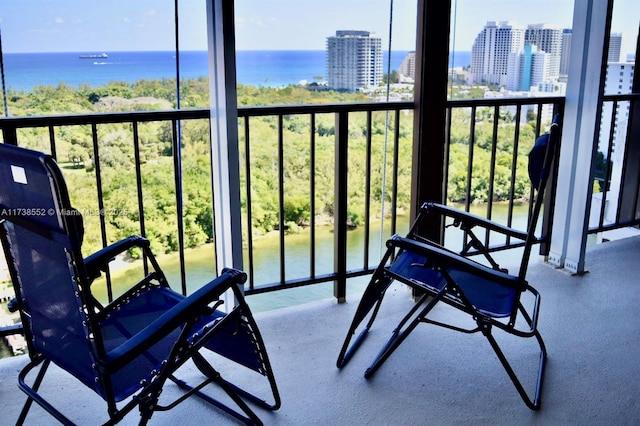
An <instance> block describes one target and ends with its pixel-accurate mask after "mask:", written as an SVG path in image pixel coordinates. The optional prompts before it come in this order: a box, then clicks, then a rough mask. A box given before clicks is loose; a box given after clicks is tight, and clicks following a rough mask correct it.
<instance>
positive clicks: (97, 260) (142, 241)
mask: <svg viewBox="0 0 640 426" xmlns="http://www.w3.org/2000/svg"><path fill="white" fill-rule="evenodd" d="M131 247H141V248H148V247H149V240H147V239H146V238H143V237H140V236H138V235H132V236H130V237H127V238H125V239H123V240H120V241H118V242H115V243H113V244H111V245H109V246H107V247H105V248H103V249H102V250H99V251H97V252H95V253H93V254H92V255H90V256H87V257H86V258H85V259H84V267H85V270H86V271H87V277H88V278H89V281H90V282H91V281H93V280H95V279H96V278H98V277H99V276H100V273H101V272H105V271H106V270H107V265H108V264H109V262H111V261H112V260H113V259H114V258H115V257H116V256H117V255H119V254H121V253H124V252H125V251H127V250H129V249H130V248H131Z"/></svg>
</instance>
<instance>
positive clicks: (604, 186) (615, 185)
mask: <svg viewBox="0 0 640 426" xmlns="http://www.w3.org/2000/svg"><path fill="white" fill-rule="evenodd" d="M634 68H635V64H634V63H633V62H609V63H608V64H607V76H606V79H605V83H604V93H605V95H613V94H618V95H620V94H628V93H631V92H632V91H633V90H632V88H633V73H634ZM614 105H615V106H616V109H615V110H614V109H613V107H614ZM630 107H631V105H630V103H629V102H628V101H626V102H620V103H617V104H614V103H613V102H604V103H603V104H602V116H601V120H600V138H599V141H598V151H600V152H601V153H602V154H603V157H604V158H606V159H608V160H610V161H611V163H610V164H611V171H610V176H611V181H610V182H609V183H606V182H601V183H600V185H601V186H600V189H601V190H602V191H608V194H607V203H608V204H609V205H612V206H617V205H618V201H619V196H620V194H619V192H620V181H621V179H622V165H623V163H624V157H625V145H626V144H625V142H626V138H627V131H628V127H629V113H630ZM612 126H613V128H612ZM610 139H611V151H609V141H610ZM609 153H610V154H609ZM615 212H617V209H615V208H614V209H605V219H606V220H611V221H613V220H615ZM610 216H611V217H610Z"/></svg>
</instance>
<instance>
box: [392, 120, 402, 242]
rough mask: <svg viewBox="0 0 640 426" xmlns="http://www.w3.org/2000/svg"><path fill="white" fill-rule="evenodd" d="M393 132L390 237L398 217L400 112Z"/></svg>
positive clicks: (394, 231) (394, 230)
mask: <svg viewBox="0 0 640 426" xmlns="http://www.w3.org/2000/svg"><path fill="white" fill-rule="evenodd" d="M394 126H395V132H394V135H393V182H392V186H391V188H392V191H393V198H392V199H391V235H394V234H395V233H396V231H397V227H396V222H397V216H398V213H397V211H398V167H399V163H400V159H399V158H398V157H399V153H400V111H398V110H395V120H394Z"/></svg>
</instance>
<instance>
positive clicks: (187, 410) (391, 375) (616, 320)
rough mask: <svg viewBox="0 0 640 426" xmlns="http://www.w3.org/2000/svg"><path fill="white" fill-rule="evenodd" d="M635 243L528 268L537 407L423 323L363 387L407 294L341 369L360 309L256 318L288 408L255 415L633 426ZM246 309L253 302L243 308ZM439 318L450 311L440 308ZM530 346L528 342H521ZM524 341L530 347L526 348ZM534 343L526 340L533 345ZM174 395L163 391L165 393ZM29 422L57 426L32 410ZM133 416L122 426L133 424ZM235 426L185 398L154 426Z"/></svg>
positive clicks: (478, 343) (487, 359)
mask: <svg viewBox="0 0 640 426" xmlns="http://www.w3.org/2000/svg"><path fill="white" fill-rule="evenodd" d="M638 253H640V237H632V238H627V239H624V240H618V241H614V242H608V243H605V244H600V245H597V246H592V247H589V249H588V250H587V260H588V265H589V268H590V272H589V273H587V274H586V275H583V276H579V277H578V276H570V275H568V274H566V273H563V272H559V271H556V270H553V269H552V268H551V267H550V266H548V265H546V264H544V263H541V262H534V264H532V266H531V268H530V273H529V275H528V279H529V281H530V282H531V283H532V284H533V285H534V286H535V287H537V288H538V290H539V291H540V293H541V294H542V309H541V318H540V324H539V328H540V330H541V332H542V335H543V337H544V339H545V342H546V344H547V348H548V351H549V364H548V368H547V374H546V377H545V382H544V393H543V403H542V409H541V410H540V411H539V412H532V411H530V410H529V409H528V408H526V406H525V405H524V404H523V403H522V401H521V400H520V397H519V396H518V394H517V392H516V391H515V389H514V388H513V386H512V384H511V382H510V381H509V379H508V378H507V375H506V373H505V372H504V371H503V370H502V367H501V366H500V364H499V362H498V360H497V359H496V358H495V356H494V355H493V353H492V352H491V349H490V348H489V345H488V343H487V342H486V341H484V340H483V338H482V336H476V335H473V336H466V335H461V334H458V333H454V332H451V331H447V330H443V329H438V328H435V327H433V326H430V325H421V326H419V327H418V329H416V331H414V333H413V334H412V335H411V336H410V337H409V338H408V339H407V341H406V342H405V343H404V344H403V345H402V346H401V347H400V348H399V349H398V350H397V351H396V353H395V354H394V355H393V356H392V357H391V358H390V359H389V360H388V361H387V362H386V364H385V365H383V366H382V368H381V369H380V370H379V371H378V373H377V374H376V376H375V377H374V378H373V379H371V380H369V381H367V380H365V379H364V378H363V377H362V374H363V372H364V370H365V368H366V367H367V366H368V364H369V362H370V361H371V359H372V358H373V356H374V355H375V353H377V351H378V349H379V348H380V346H381V344H382V343H383V341H384V340H385V339H386V338H387V337H388V336H389V332H390V331H391V330H390V329H389V328H385V327H383V326H382V325H383V324H384V323H385V321H384V319H385V318H387V317H394V316H395V315H394V314H393V312H391V311H393V310H394V309H393V308H394V307H399V306H400V305H402V306H404V307H406V306H407V305H409V304H410V303H411V301H410V299H409V296H408V293H407V291H406V290H405V289H404V288H400V287H392V288H390V289H389V296H390V297H388V302H389V303H388V306H387V308H391V309H386V310H383V312H381V315H382V317H379V319H378V321H377V322H376V324H377V328H374V330H373V331H372V333H371V334H370V337H369V339H368V340H367V341H366V342H365V343H364V346H363V347H362V348H361V349H360V351H359V352H358V353H357V354H356V356H355V358H354V359H353V360H352V361H351V363H350V364H349V365H347V366H346V367H345V368H344V369H343V370H338V369H336V367H335V359H336V356H337V353H338V350H339V347H340V344H341V343H342V339H343V338H344V333H345V332H346V330H347V326H348V323H349V322H350V320H351V316H352V314H353V310H354V309H355V306H356V302H357V297H356V296H351V298H350V299H349V301H348V303H346V304H336V303H335V300H333V299H330V300H324V301H319V302H313V303H310V304H306V305H301V306H295V307H291V308H285V309H281V310H277V311H271V312H263V313H259V314H258V315H257V321H258V323H259V325H260V328H261V331H262V333H263V335H264V337H265V340H266V342H267V346H268V349H269V351H270V356H271V358H272V363H273V364H274V369H275V372H276V376H277V379H278V383H279V386H280V391H281V394H282V399H283V405H282V408H281V409H280V410H279V411H277V412H275V413H266V412H262V411H260V410H258V413H259V415H260V416H261V418H262V419H263V420H264V422H265V424H266V425H309V424H322V425H362V424H396V425H415V424H433V425H446V424H462V423H469V422H473V423H475V424H492V425H499V424H504V425H507V424H509V425H511V424H528V423H536V424H554V425H556V424H607V423H608V424H631V423H632V422H634V419H635V420H636V421H637V419H638V418H640V405H638V404H637V402H636V399H637V395H639V394H640V381H639V380H638V378H639V377H640V363H639V362H638V360H640V345H638V342H639V341H640V327H639V325H640V315H639V312H638V300H639V299H640V286H638V279H637V277H638V276H640V262H638ZM249 302H250V298H249ZM438 314H439V315H443V316H449V315H451V313H449V312H448V311H446V308H442V309H441V310H440V311H439V312H438ZM525 342H526V341H525ZM514 343H516V342H512V341H510V340H509V341H506V342H505V345H506V348H507V349H515V350H516V352H515V354H513V356H515V359H517V360H520V361H523V362H529V361H530V366H531V368H532V369H534V368H535V367H536V366H537V364H536V361H537V359H536V353H535V348H534V347H533V346H529V345H524V347H523V348H519V349H516V348H517V346H516V345H515V344H514ZM526 343H529V342H526ZM531 343H532V342H531ZM26 361H27V360H26V358H25V357H16V358H10V359H3V360H0V401H2V410H0V424H14V423H15V421H16V419H17V417H18V413H19V410H20V407H21V405H22V403H23V401H24V396H23V395H22V394H21V392H19V391H18V389H17V386H16V381H17V374H18V371H19V369H20V368H21V367H22V366H23V365H24V364H25V363H26ZM52 373H53V374H52V376H50V378H49V382H45V384H44V385H43V386H48V387H49V388H51V386H52V385H53V386H55V385H56V383H52V381H51V377H53V378H55V381H58V383H57V385H59V386H62V387H63V389H62V391H56V392H55V396H54V397H53V400H54V401H55V403H56V404H59V405H62V406H64V405H66V406H68V407H70V408H71V410H67V413H69V414H70V415H71V418H72V419H73V420H74V421H76V422H77V423H78V424H97V423H98V422H101V421H104V420H105V419H106V415H105V408H104V407H103V405H101V401H100V400H98V399H97V397H94V395H93V394H92V393H91V392H87V391H86V390H85V388H83V387H82V386H80V385H78V384H77V383H74V382H72V381H69V380H67V379H66V375H65V374H64V373H61V372H59V371H57V370H56V371H54V372H52ZM172 392H174V390H173V388H172V387H171V386H170V387H169V388H168V390H167V393H172ZM27 420H28V422H27V424H33V425H41V424H52V423H53V419H52V418H51V417H49V416H48V415H46V414H44V413H43V412H42V410H40V409H39V408H35V407H34V408H33V409H32V412H31V413H30V415H29V417H28V419H27ZM137 420H138V417H137V413H131V414H130V415H129V416H128V417H127V418H126V419H125V421H124V422H123V424H136V422H137ZM212 423H213V424H221V425H223V424H235V423H234V422H233V421H232V420H231V419H229V418H228V417H226V416H223V415H222V414H220V413H218V412H217V411H216V410H214V409H213V408H210V407H209V406H205V405H204V404H203V403H201V402H200V401H198V400H195V399H191V400H189V401H187V402H185V403H183V404H182V405H180V406H178V407H177V408H175V409H173V410H171V411H170V412H168V413H156V414H155V415H154V417H153V419H152V421H151V424H152V425H153V424H156V425H164V424H181V425H183V426H184V425H202V424H212Z"/></svg>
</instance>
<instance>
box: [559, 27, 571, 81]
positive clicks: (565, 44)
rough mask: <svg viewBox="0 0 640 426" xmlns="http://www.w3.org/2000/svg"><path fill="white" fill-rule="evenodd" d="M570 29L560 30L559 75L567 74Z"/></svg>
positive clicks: (569, 53)
mask: <svg viewBox="0 0 640 426" xmlns="http://www.w3.org/2000/svg"><path fill="white" fill-rule="evenodd" d="M571 33H572V31H571V28H565V29H563V30H562V47H561V48H560V75H565V76H566V75H567V74H569V61H570V58H569V57H570V56H571Z"/></svg>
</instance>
